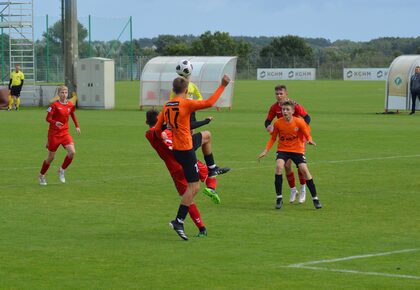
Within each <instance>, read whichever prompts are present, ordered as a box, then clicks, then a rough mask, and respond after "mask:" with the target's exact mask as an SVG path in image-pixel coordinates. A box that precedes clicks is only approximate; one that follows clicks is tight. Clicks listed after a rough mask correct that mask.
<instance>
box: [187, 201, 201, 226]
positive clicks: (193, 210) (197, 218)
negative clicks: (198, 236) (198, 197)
mask: <svg viewBox="0 0 420 290" xmlns="http://www.w3.org/2000/svg"><path fill="white" fill-rule="evenodd" d="M188 213H189V214H190V217H191V219H192V220H193V222H194V223H195V225H196V226H197V228H198V229H200V228H202V227H205V225H204V223H203V221H202V220H201V215H200V211H199V210H198V207H197V206H196V205H195V203H192V204H191V205H190V206H189V207H188Z"/></svg>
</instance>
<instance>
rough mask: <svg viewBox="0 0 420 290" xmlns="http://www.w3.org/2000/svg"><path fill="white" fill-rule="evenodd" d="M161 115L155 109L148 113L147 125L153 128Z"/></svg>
mask: <svg viewBox="0 0 420 290" xmlns="http://www.w3.org/2000/svg"><path fill="white" fill-rule="evenodd" d="M158 115H159V112H158V111H156V110H155V109H151V110H149V111H147V112H146V124H147V125H149V126H151V127H153V126H154V125H156V123H157V119H158V118H157V116H158Z"/></svg>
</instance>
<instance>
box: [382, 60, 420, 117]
mask: <svg viewBox="0 0 420 290" xmlns="http://www.w3.org/2000/svg"><path fill="white" fill-rule="evenodd" d="M416 66H420V55H401V56H399V57H397V58H396V59H394V61H393V62H392V63H391V65H390V67H389V70H388V79H387V81H386V93H385V111H387V110H409V109H411V94H410V78H411V76H412V75H413V74H414V69H415V67H416ZM416 107H417V109H419V103H418V101H417V106H416Z"/></svg>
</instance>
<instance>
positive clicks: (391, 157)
mask: <svg viewBox="0 0 420 290" xmlns="http://www.w3.org/2000/svg"><path fill="white" fill-rule="evenodd" d="M417 157H420V154H414V155H395V156H385V157H373V158H359V159H343V160H321V161H317V162H308V164H310V165H313V164H336V163H351V162H363V161H374V160H388V159H399V158H417ZM57 162H58V164H60V162H61V160H60V161H57ZM57 162H55V163H57ZM162 162H163V161H161V162H149V163H143V162H141V161H140V160H139V162H136V163H120V164H118V165H116V164H101V165H100V166H99V165H98V164H86V165H78V166H79V167H82V168H85V167H96V168H101V167H124V166H136V165H138V166H144V165H158V164H163V163H162ZM234 163H236V164H258V162H257V160H256V159H255V160H248V161H224V162H223V164H226V165H229V164H234ZM39 164H40V165H39V166H25V167H5V168H0V171H11V170H33V169H39V168H41V165H42V160H41V161H40V162H39ZM273 166H274V165H270V166H267V165H266V166H264V165H258V166H252V167H249V166H248V167H240V168H233V169H234V170H245V169H254V168H269V167H273Z"/></svg>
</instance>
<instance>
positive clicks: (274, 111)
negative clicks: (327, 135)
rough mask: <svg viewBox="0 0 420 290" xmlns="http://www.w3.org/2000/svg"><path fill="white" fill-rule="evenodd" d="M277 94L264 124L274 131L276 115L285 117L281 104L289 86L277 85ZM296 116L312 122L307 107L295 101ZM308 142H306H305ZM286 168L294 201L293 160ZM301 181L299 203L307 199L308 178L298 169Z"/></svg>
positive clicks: (291, 197) (295, 193) (291, 199)
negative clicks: (273, 122)
mask: <svg viewBox="0 0 420 290" xmlns="http://www.w3.org/2000/svg"><path fill="white" fill-rule="evenodd" d="M274 91H275V95H276V102H275V103H274V104H273V105H272V106H271V107H270V110H269V111H268V114H267V119H266V120H265V122H264V126H265V128H266V129H267V131H268V132H270V133H271V132H273V125H271V122H272V121H273V119H274V118H275V117H277V119H278V118H281V117H283V113H282V111H281V104H282V103H283V101H284V100H286V99H289V97H288V92H287V88H286V86H285V85H277V86H275V88H274ZM293 116H295V117H301V118H303V119H304V120H305V122H306V123H307V124H308V125H309V123H310V122H311V117H310V116H309V114H308V113H307V112H306V110H305V108H304V107H303V106H302V105H300V104H298V103H296V102H295V112H294V113H293ZM305 143H306V142H305ZM285 169H286V178H287V182H288V183H289V187H290V202H291V203H293V202H294V201H295V200H296V195H297V193H298V192H297V189H296V183H295V174H294V173H293V169H292V163H291V161H290V160H289V161H287V162H286V165H285ZM298 175H299V181H300V193H299V203H304V202H305V200H306V180H305V177H304V176H303V174H302V172H301V171H300V170H299V169H298Z"/></svg>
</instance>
